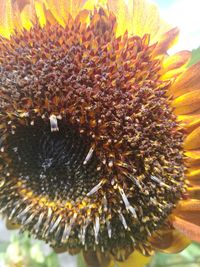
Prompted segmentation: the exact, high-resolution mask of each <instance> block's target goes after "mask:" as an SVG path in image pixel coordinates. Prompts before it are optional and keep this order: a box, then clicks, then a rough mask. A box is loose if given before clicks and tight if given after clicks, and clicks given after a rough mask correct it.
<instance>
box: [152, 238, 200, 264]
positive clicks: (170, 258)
mask: <svg viewBox="0 0 200 267" xmlns="http://www.w3.org/2000/svg"><path fill="white" fill-rule="evenodd" d="M199 266H200V245H199V244H195V243H194V244H191V245H190V246H189V247H188V248H187V249H185V250H184V251H182V252H181V253H178V254H163V253H157V254H156V255H155V257H154V258H153V260H152V262H151V264H150V265H149V267H199Z"/></svg>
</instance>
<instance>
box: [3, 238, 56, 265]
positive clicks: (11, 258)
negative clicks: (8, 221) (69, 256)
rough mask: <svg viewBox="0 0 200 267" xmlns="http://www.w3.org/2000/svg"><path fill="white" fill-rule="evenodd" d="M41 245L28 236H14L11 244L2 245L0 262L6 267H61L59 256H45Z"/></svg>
mask: <svg viewBox="0 0 200 267" xmlns="http://www.w3.org/2000/svg"><path fill="white" fill-rule="evenodd" d="M41 244H42V243H41V242H39V241H37V242H32V241H31V239H29V238H28V236H27V235H26V234H20V235H19V234H17V235H14V236H13V237H12V238H11V241H10V242H6V243H0V262H2V263H3V264H4V266H6V267H59V263H58V259H57V255H56V254H55V253H53V252H51V253H49V254H48V255H45V254H44V252H43V250H42V248H41Z"/></svg>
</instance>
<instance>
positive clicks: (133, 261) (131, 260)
mask: <svg viewBox="0 0 200 267" xmlns="http://www.w3.org/2000/svg"><path fill="white" fill-rule="evenodd" d="M151 258H152V257H146V256H143V255H142V254H141V253H140V252H138V251H134V252H133V253H132V254H131V255H130V256H129V257H128V259H127V260H126V261H124V262H116V265H117V266H118V267H133V266H137V267H144V266H145V265H146V264H148V263H149V262H150V261H151Z"/></svg>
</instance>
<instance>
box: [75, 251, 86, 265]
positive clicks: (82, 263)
mask: <svg viewBox="0 0 200 267" xmlns="http://www.w3.org/2000/svg"><path fill="white" fill-rule="evenodd" d="M77 267H87V266H86V264H85V261H84V259H83V256H82V254H78V257H77Z"/></svg>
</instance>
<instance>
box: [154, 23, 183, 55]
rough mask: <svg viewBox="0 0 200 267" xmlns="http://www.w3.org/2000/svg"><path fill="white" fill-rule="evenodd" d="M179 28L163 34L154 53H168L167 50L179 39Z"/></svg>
mask: <svg viewBox="0 0 200 267" xmlns="http://www.w3.org/2000/svg"><path fill="white" fill-rule="evenodd" d="M178 35H179V29H178V28H173V29H171V30H170V31H168V32H166V33H165V34H163V35H162V36H161V39H160V41H159V42H158V44H157V46H156V47H155V50H154V55H160V54H166V52H167V50H168V49H169V48H170V47H172V46H173V45H174V44H176V42H177V41H178Z"/></svg>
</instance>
